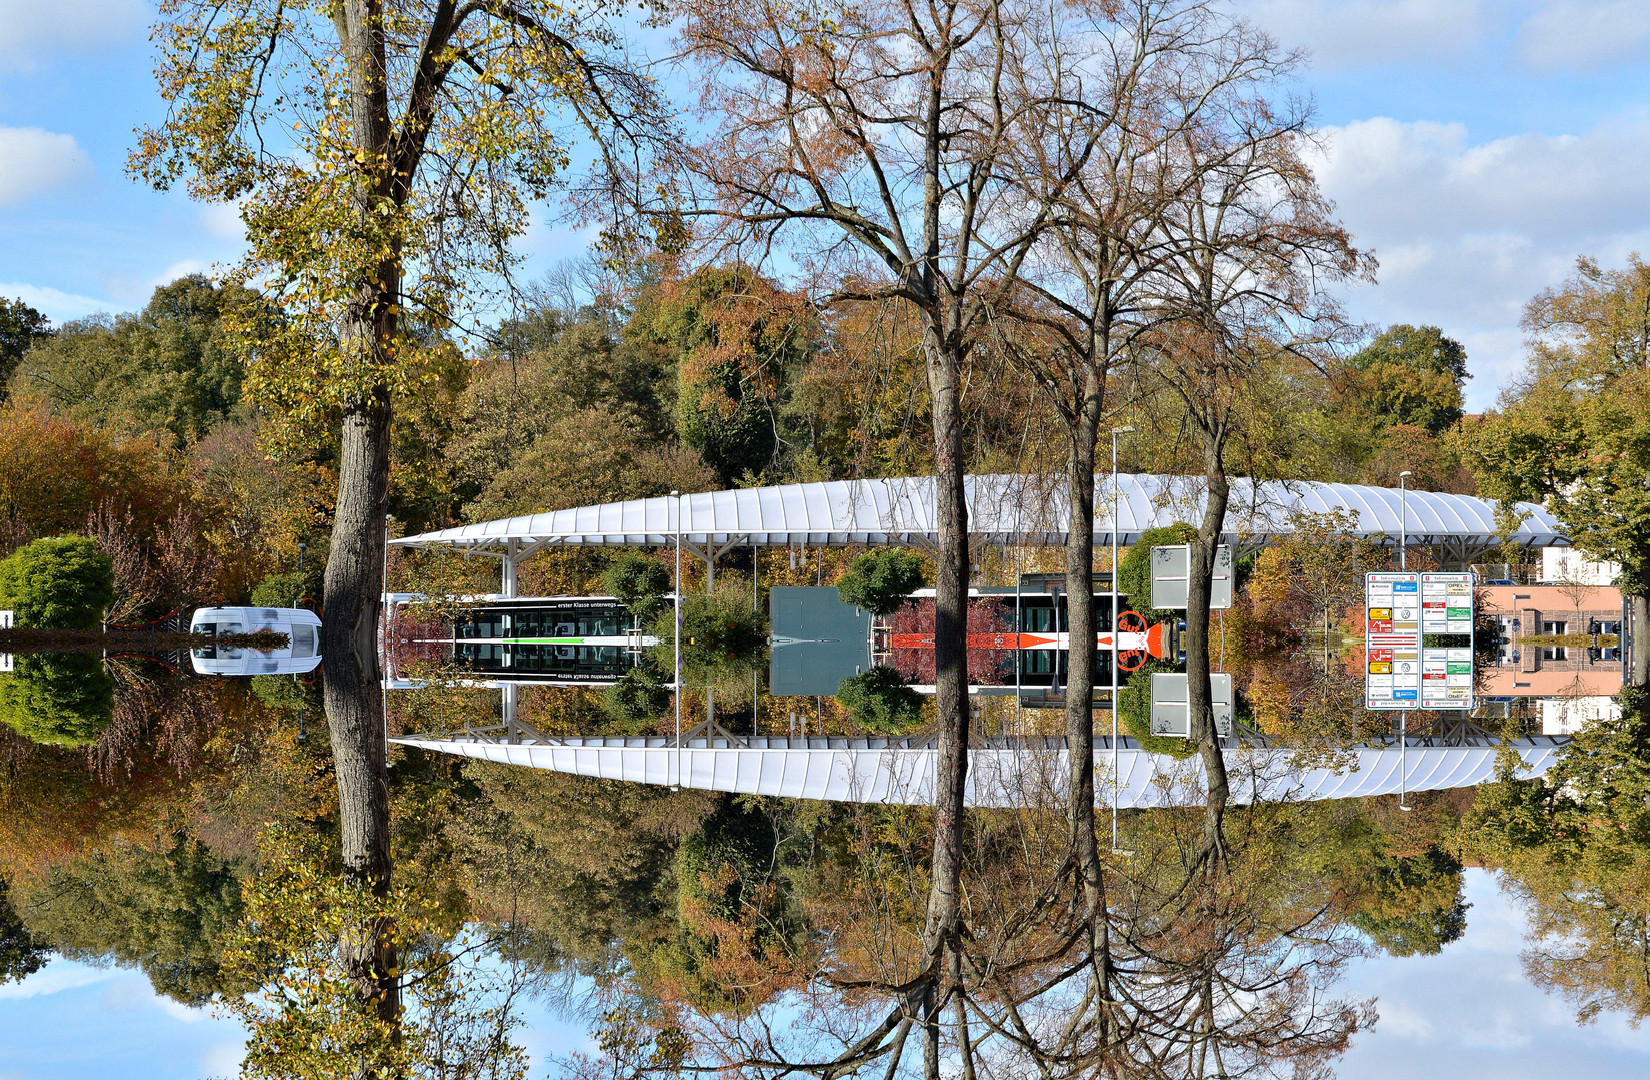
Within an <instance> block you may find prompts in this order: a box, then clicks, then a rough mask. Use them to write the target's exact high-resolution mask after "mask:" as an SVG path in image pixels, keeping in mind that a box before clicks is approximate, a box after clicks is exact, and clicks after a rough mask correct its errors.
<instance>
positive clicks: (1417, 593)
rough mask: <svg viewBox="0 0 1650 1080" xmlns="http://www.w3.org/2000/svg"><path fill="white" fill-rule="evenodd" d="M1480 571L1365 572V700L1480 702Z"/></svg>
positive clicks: (1436, 705) (1447, 704) (1385, 705)
mask: <svg viewBox="0 0 1650 1080" xmlns="http://www.w3.org/2000/svg"><path fill="white" fill-rule="evenodd" d="M1472 623H1473V611H1472V575H1471V574H1417V573H1404V572H1400V573H1379V574H1366V575H1364V655H1365V659H1366V661H1367V662H1366V664H1365V671H1364V708H1366V709H1378V710H1383V711H1388V710H1398V711H1405V710H1409V709H1470V708H1472V704H1473V698H1472V677H1473V657H1472V646H1473V640H1472V633H1473V630H1472Z"/></svg>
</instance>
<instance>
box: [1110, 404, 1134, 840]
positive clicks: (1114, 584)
mask: <svg viewBox="0 0 1650 1080" xmlns="http://www.w3.org/2000/svg"><path fill="white" fill-rule="evenodd" d="M1133 430H1134V426H1133V425H1132V424H1124V425H1123V426H1121V427H1114V428H1112V429H1111V851H1112V854H1113V855H1121V854H1124V852H1121V851H1119V850H1118V847H1117V799H1118V793H1119V777H1118V765H1117V652H1118V646H1119V644H1120V642H1119V641H1118V640H1117V616H1118V607H1119V606H1120V602H1121V600H1122V596H1123V594H1122V588H1123V582H1122V575H1120V574H1119V573H1118V572H1117V517H1118V503H1119V502H1120V499H1119V497H1118V490H1117V437H1118V436H1119V435H1124V434H1127V433H1128V432H1131V431H1133Z"/></svg>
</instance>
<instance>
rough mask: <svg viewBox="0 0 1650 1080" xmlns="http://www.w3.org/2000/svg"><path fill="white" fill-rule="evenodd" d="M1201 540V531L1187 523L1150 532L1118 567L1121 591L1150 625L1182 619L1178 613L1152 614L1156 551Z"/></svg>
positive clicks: (1118, 583)
mask: <svg viewBox="0 0 1650 1080" xmlns="http://www.w3.org/2000/svg"><path fill="white" fill-rule="evenodd" d="M1196 539H1197V529H1196V528H1195V527H1193V526H1191V525H1188V524H1186V523H1185V522H1184V521H1177V522H1175V523H1174V524H1173V525H1165V526H1163V527H1162V528H1160V529H1147V530H1146V531H1145V532H1143V533H1141V534H1140V539H1139V540H1136V541H1135V542H1134V543H1133V544H1130V545H1129V553H1128V554H1127V555H1125V556H1123V561H1122V562H1121V563H1119V564H1118V567H1117V591H1118V592H1120V593H1122V594H1123V596H1124V597H1126V598H1127V603H1128V606H1129V607H1131V608H1133V609H1134V610H1135V611H1138V612H1140V614H1142V615H1144V616H1145V617H1146V621H1147V622H1150V623H1157V622H1163V621H1165V620H1168V619H1175V618H1179V617H1180V612H1178V611H1154V610H1152V606H1151V603H1152V548H1154V547H1167V546H1170V545H1173V544H1189V543H1191V542H1192V541H1193V540H1196Z"/></svg>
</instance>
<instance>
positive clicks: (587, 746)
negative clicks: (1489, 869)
mask: <svg viewBox="0 0 1650 1080" xmlns="http://www.w3.org/2000/svg"><path fill="white" fill-rule="evenodd" d="M391 741H392V742H394V743H398V744H400V745H402V746H418V747H422V748H424V749H427V750H437V751H441V752H443V753H448V754H459V755H462V756H464V757H472V758H480V759H482V760H484V761H495V762H499V763H501V764H508V765H518V766H523V767H526V768H532V769H545V770H548V771H551V772H563V773H572V774H575V775H578V776H596V777H603V778H606V779H609V780H626V781H631V782H635V783H643V784H675V783H678V782H679V783H680V784H681V786H683V787H689V788H700V789H703V790H708V791H731V792H739V793H744V794H758V795H773V796H779V797H782V798H792V799H827V800H831V801H836V802H862V803H871V802H878V803H894V804H908V805H932V803H933V801H934V800H933V775H934V761H935V757H936V751H934V750H931V749H912V748H906V747H900V746H890V745H886V744H887V743H888V742H889V740H868V739H857V740H842V739H829V740H827V739H823V738H816V739H813V740H809V741H807V745H808V746H810V747H816V748H811V749H803V748H799V747H793V746H791V745H789V744H790V743H792V742H795V743H798V744H801V743H802V742H803V740H800V739H798V740H785V739H762V740H756V741H757V742H758V744H759V745H758V746H756V747H754V748H748V749H747V748H744V747H733V746H725V745H724V746H706V745H704V741H703V740H698V743H699V745H696V746H695V745H691V744H690V745H687V746H684V747H682V748H681V749H677V748H676V747H674V746H671V745H666V744H665V743H664V740H662V739H602V738H589V739H581V738H579V737H576V736H574V737H569V738H566V739H559V740H553V741H549V742H545V743H503V742H493V741H490V740H481V739H465V738H445V739H443V738H423V737H415V738H402V739H392V740H391ZM879 743H881V744H883V745H878V744H879ZM762 744H766V745H762ZM1515 745H1516V746H1517V748H1518V752H1519V755H1520V757H1522V758H1523V760H1524V763H1525V765H1526V767H1527V769H1528V771H1527V772H1524V773H1521V775H1523V776H1525V777H1532V776H1541V775H1543V774H1545V773H1546V771H1547V769H1548V768H1550V767H1551V766H1552V764H1553V763H1554V762H1555V761H1556V760H1557V756H1558V752H1559V750H1560V749H1561V746H1562V743H1561V742H1560V741H1558V740H1553V739H1545V738H1543V739H1525V740H1520V741H1519V742H1518V743H1516V744H1515ZM1496 750H1497V748H1496V746H1495V745H1487V746H1445V747H1440V746H1410V747H1407V748H1406V749H1404V750H1402V751H1400V750H1399V749H1398V748H1396V747H1384V748H1368V747H1359V748H1356V749H1353V750H1351V751H1349V752H1348V753H1349V754H1351V755H1354V756H1355V757H1356V763H1355V767H1353V768H1348V769H1344V770H1342V771H1339V772H1337V771H1334V770H1332V769H1327V768H1313V769H1300V770H1297V769H1294V768H1292V767H1291V764H1292V763H1291V761H1290V757H1291V755H1290V752H1289V751H1287V750H1268V749H1262V748H1254V747H1242V748H1236V749H1229V750H1227V751H1226V767H1227V770H1228V773H1229V774H1230V780H1231V786H1232V798H1233V801H1235V802H1239V803H1249V802H1255V801H1279V800H1291V799H1299V800H1314V799H1351V798H1363V797H1367V796H1371V795H1393V794H1397V793H1398V791H1399V789H1400V786H1402V788H1403V790H1406V791H1435V790H1439V789H1443V788H1459V787H1473V786H1476V785H1478V784H1484V783H1488V782H1489V781H1491V780H1493V779H1494V778H1495V767H1496ZM1400 766H1401V768H1400ZM1095 768H1096V770H1097V771H1098V773H1099V775H1098V776H1097V777H1096V783H1095V788H1096V794H1097V797H1098V799H1099V801H1100V802H1101V803H1102V804H1104V805H1110V802H1111V798H1112V791H1113V785H1112V781H1111V775H1110V768H1111V754H1110V751H1109V750H1101V751H1099V752H1097V753H1096V754H1095ZM1068 775H1069V772H1068V769H1067V764H1066V751H1065V749H1064V748H1063V747H1061V746H1058V745H1052V744H1051V745H1047V746H1040V747H1020V748H1013V749H1009V748H988V749H975V750H970V751H969V773H968V788H967V791H966V793H965V795H964V798H965V800H966V801H967V803H968V805H970V806H1024V805H1028V804H1040V805H1050V804H1054V803H1058V802H1060V801H1062V800H1064V798H1065V783H1066V777H1067V776H1068ZM1117 780H1118V783H1117V805H1118V806H1119V807H1120V808H1125V809H1127V808H1144V807H1163V806H1192V805H1198V804H1200V803H1201V802H1202V799H1203V783H1202V781H1203V767H1202V765H1201V764H1200V763H1199V762H1198V760H1197V759H1196V758H1193V759H1190V760H1187V761H1177V760H1175V759H1174V758H1171V757H1167V756H1164V755H1159V754H1151V753H1147V752H1146V751H1144V750H1139V749H1133V748H1131V749H1127V750H1124V749H1121V748H1119V750H1118V777H1117Z"/></svg>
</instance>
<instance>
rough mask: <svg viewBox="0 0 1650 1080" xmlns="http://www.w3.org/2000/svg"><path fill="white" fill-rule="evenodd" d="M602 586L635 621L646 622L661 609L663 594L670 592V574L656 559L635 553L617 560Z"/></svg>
mask: <svg viewBox="0 0 1650 1080" xmlns="http://www.w3.org/2000/svg"><path fill="white" fill-rule="evenodd" d="M602 586H603V587H604V588H606V589H607V591H608V592H609V593H610V594H612V595H613V596H616V597H618V598H619V599H620V600H621V601H623V602H624V606H625V607H627V608H629V609H630V611H631V613H632V614H634V615H635V616H636V617H637V618H638V619H649V618H652V617H653V616H654V615H655V614H657V613H658V611H659V609H660V608H661V607H663V606H664V600H663V596H664V592H665V590H666V589H668V588H670V574H669V573H668V572H667V571H666V570H665V568H664V566H663V565H662V564H661V563H660V562H659V560H658V559H650V558H648V557H647V556H646V555H642V554H640V553H638V552H634V551H632V552H627V553H626V554H624V555H622V556H620V557H619V558H618V559H617V560H616V561H615V562H614V563H613V565H612V566H609V567H608V568H607V573H605V574H603V575H602Z"/></svg>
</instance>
